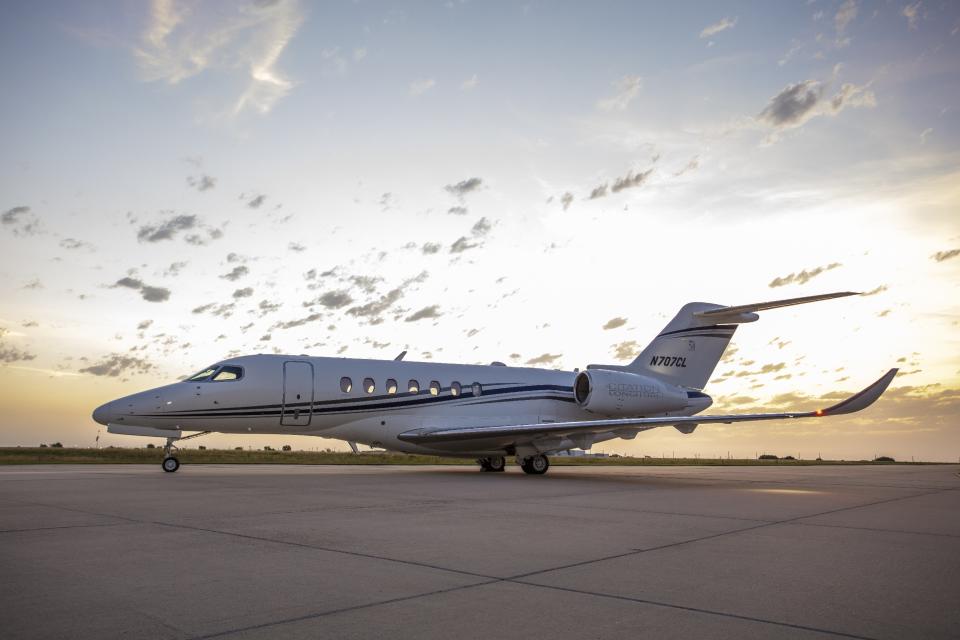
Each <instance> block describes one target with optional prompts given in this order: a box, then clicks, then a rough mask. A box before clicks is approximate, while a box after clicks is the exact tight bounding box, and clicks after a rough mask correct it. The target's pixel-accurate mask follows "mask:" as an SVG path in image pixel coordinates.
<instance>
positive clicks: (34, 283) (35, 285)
mask: <svg viewBox="0 0 960 640" xmlns="http://www.w3.org/2000/svg"><path fill="white" fill-rule="evenodd" d="M938 262H939V261H938ZM20 288H21V289H43V283H42V282H40V278H34V279H33V280H31V281H29V282H27V283H26V284H25V285H23V286H22V287H20Z"/></svg>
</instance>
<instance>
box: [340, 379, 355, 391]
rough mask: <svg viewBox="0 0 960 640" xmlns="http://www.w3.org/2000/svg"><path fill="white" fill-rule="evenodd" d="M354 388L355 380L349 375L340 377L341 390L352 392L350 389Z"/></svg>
mask: <svg viewBox="0 0 960 640" xmlns="http://www.w3.org/2000/svg"><path fill="white" fill-rule="evenodd" d="M351 389H353V380H351V379H350V378H348V377H347V376H343V377H342V378H340V391H343V392H344V393H350V390H351Z"/></svg>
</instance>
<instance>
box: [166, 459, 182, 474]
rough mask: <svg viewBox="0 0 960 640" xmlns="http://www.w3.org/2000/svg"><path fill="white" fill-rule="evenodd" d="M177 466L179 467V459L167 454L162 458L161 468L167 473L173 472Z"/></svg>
mask: <svg viewBox="0 0 960 640" xmlns="http://www.w3.org/2000/svg"><path fill="white" fill-rule="evenodd" d="M179 468H180V461H179V460H177V459H176V458H174V457H173V456H169V457H167V458H164V459H163V470H164V471H166V472H167V473H173V472H174V471H176V470H177V469H179Z"/></svg>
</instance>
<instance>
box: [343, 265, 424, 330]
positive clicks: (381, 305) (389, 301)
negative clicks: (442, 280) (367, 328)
mask: <svg viewBox="0 0 960 640" xmlns="http://www.w3.org/2000/svg"><path fill="white" fill-rule="evenodd" d="M427 277H428V274H427V272H426V271H421V272H420V273H419V274H417V275H416V276H414V277H412V278H407V279H406V280H404V281H403V282H402V283H401V284H400V286H398V287H395V288H393V289H391V290H390V291H387V293H385V294H383V295H382V296H380V298H379V299H378V300H374V301H371V302H367V303H366V304H362V305H357V306H355V307H351V308H349V309H347V315H351V316H355V317H361V318H368V319H369V321H370V323H371V324H379V323H380V322H382V319H381V315H382V314H383V313H385V312H386V311H387V310H388V309H389V308H390V307H392V306H393V305H394V304H396V303H397V302H398V301H399V300H400V299H401V298H402V297H403V296H404V293H405V291H406V289H407V287H409V286H410V285H412V284H415V283H420V282H423V281H424V280H426V279H427Z"/></svg>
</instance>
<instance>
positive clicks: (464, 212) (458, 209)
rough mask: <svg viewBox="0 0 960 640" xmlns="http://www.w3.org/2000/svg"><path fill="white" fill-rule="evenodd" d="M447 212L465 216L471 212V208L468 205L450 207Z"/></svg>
mask: <svg viewBox="0 0 960 640" xmlns="http://www.w3.org/2000/svg"><path fill="white" fill-rule="evenodd" d="M447 213H449V214H451V215H455V216H465V215H467V213H469V209H467V208H466V207H450V208H449V209H447Z"/></svg>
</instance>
